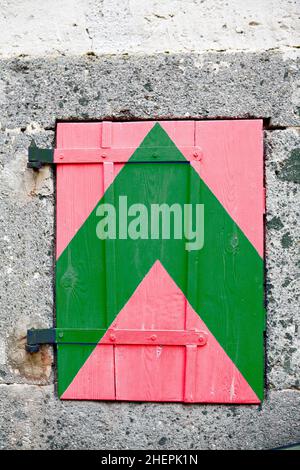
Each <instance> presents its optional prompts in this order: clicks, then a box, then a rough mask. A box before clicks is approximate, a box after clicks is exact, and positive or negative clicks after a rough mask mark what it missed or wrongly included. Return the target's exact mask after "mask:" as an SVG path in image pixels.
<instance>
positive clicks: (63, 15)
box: [0, 0, 300, 449]
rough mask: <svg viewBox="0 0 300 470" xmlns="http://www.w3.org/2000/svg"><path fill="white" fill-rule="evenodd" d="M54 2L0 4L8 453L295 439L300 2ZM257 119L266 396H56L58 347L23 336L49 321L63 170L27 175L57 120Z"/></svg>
mask: <svg viewBox="0 0 300 470" xmlns="http://www.w3.org/2000/svg"><path fill="white" fill-rule="evenodd" d="M46 3H47V2H45V4H44V2H38V1H34V0H26V1H24V2H18V1H3V8H1V9H2V11H1V13H0V15H1V16H2V19H0V26H1V21H2V22H3V21H5V25H8V27H7V28H6V31H5V32H4V30H3V29H4V28H3V27H1V28H0V43H1V46H0V61H1V68H0V109H1V113H0V122H1V125H0V209H1V210H0V226H1V231H0V260H1V270H0V297H1V310H0V448H24V449H30V448H33V449H39V448H41V449H46V448H50V449H56V448H94V449H105V448H107V449H111V448H114V449H126V448H131V449H132V448H135V449H137V448H138V449H150V448H161V449H180V448H186V449H208V448H210V449H238V448H243V449H245V448H258V449H260V448H270V447H275V446H279V445H284V444H288V443H291V442H295V441H297V440H298V441H299V440H300V429H299V421H300V381H299V379H300V375H299V363H300V353H299V346H300V345H299V330H300V328H299V323H300V321H299V316H300V315H299V298H297V295H298V293H299V264H300V263H299V251H298V250H299V178H300V175H299V174H300V169H299V165H300V163H299V160H300V133H299V126H300V100H299V96H300V92H299V90H300V73H299V62H300V60H299V55H300V54H299V52H298V50H299V49H297V47H296V46H297V38H296V28H297V24H296V20H297V19H298V17H299V13H297V12H296V7H297V2H294V1H287V0H284V1H282V2H280V6H277V3H278V2H275V1H273V0H267V1H266V0H265V1H258V0H256V1H254V2H246V1H245V2H237V1H232V2H223V1H220V0H218V1H214V2H212V1H210V0H207V1H205V0H202V1H189V0H186V1H182V2H177V1H174V2H173V1H170V0H167V1H161V2H154V1H148V2H141V1H140V2H138V1H127V2H124V1H123V2H119V1H115V2H113V1H112V0H104V1H94V2H89V1H85V2H78V1H75V0H68V1H64V2H59V1H58V0H55V1H53V2H52V4H53V9H52V7H51V12H49V18H48V16H47V15H48V8H49V6H47V9H46V7H45V5H46ZM226 3H230V4H231V3H232V5H231V6H232V8H231V9H230V11H228V8H226V5H225V4H226ZM249 3H250V6H249V5H248V4H249ZM55 4H57V9H55V8H54V6H55ZM61 4H63V5H64V8H63V9H60V8H59V6H60V5H61ZM246 4H247V5H246ZM21 5H22V6H21ZM47 5H48V3H47ZM74 5H75V7H76V8H75V7H74ZM239 5H243V6H242V7H239ZM35 7H36V8H35ZM298 7H299V4H298ZM298 9H299V8H298ZM121 10H122V12H123V13H122V15H121V13H120V11H121ZM270 11H271V12H272V15H271V17H270ZM195 15H198V16H195ZM297 15H298V16H297ZM46 16H47V18H46ZM212 16H214V17H215V23H214V24H213V25H212V28H208V27H207V22H208V21H210V19H211V18H212ZM182 18H184V20H182ZM47 19H48V20H49V21H48V22H49V25H48V23H46V20H47ZM189 19H191V20H192V21H191V26H190V28H188V24H189ZM196 19H197V20H198V21H199V23H197V21H196ZM18 22H19V23H18ZM30 22H31V23H30ZM72 22H73V23H74V24H76V26H74V24H73V23H72ZM256 23H257V24H256ZM18 24H19V26H18ZM30 25H31V26H30ZM72 25H73V26H72ZM122 25H125V26H124V27H123V26H122ZM224 25H227V26H226V27H225V26H224ZM46 26H47V27H46ZM102 26H103V28H102ZM104 26H105V27H104ZM76 28H78V30H76ZM118 28H119V29H118ZM126 28H127V29H126ZM121 29H122V34H123V36H124V38H125V39H126V38H127V42H126V40H125V39H124V40H123V39H122V34H121V32H120V31H121ZM237 29H240V30H241V31H242V32H241V31H240V32H239V31H237ZM75 30H76V31H77V32H76V33H75ZM254 31H255V32H254ZM109 33H111V34H109ZM201 35H203V38H201ZM151 37H153V38H154V41H153V42H152V41H151ZM298 42H299V41H298ZM162 46H163V48H162ZM185 46H186V47H185ZM194 46H195V47H194ZM250 46H253V47H250ZM251 49H253V50H251ZM194 50H195V51H194ZM166 51H168V53H166ZM256 117H257V118H263V119H264V123H265V134H264V136H265V178H266V188H267V215H266V304H267V334H266V393H265V401H264V402H263V404H262V405H261V406H252V405H251V406H249V405H248V406H233V405H231V406H226V405H182V404H149V403H148V404H145V403H105V402H60V401H59V400H58V397H57V394H56V390H55V380H56V375H55V368H54V365H53V354H52V350H51V348H49V347H47V346H44V347H43V348H42V349H41V352H40V353H38V354H35V355H29V354H28V353H26V352H25V348H24V345H25V340H26V338H25V336H26V329H27V328H28V327H50V326H52V325H53V315H54V299H53V291H54V224H55V219H54V200H55V198H54V186H55V174H54V170H53V169H51V168H50V167H47V166H46V167H43V169H42V170H40V171H39V172H35V171H33V170H31V169H27V168H26V161H27V148H28V146H29V144H30V142H31V141H32V139H33V140H34V141H35V142H36V144H37V145H39V146H41V147H51V146H53V145H54V137H55V124H56V122H57V120H74V119H76V120H102V119H111V120H139V119H177V118H183V119H184V118H186V119H214V118H256ZM297 222H298V226H297ZM297 243H298V245H297Z"/></svg>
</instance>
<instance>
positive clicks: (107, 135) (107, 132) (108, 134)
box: [101, 121, 112, 148]
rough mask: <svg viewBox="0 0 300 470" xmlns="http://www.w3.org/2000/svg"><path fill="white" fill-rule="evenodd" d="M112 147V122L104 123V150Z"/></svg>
mask: <svg viewBox="0 0 300 470" xmlns="http://www.w3.org/2000/svg"><path fill="white" fill-rule="evenodd" d="M111 146H112V122H110V121H104V122H103V123H102V142H101V147H102V148H111Z"/></svg>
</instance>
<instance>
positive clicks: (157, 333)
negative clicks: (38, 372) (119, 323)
mask: <svg viewBox="0 0 300 470" xmlns="http://www.w3.org/2000/svg"><path fill="white" fill-rule="evenodd" d="M101 338H102V339H101ZM100 339H101V344H119V345H130V344H131V345H144V346H145V345H166V346H195V347H197V346H205V344H206V343H207V333H206V332H205V331H200V330H154V329H152V330H134V329H129V330H126V329H118V328H114V327H110V328H108V329H103V328H102V329H100V328H99V329H88V328H84V329H77V328H49V329H43V330H34V329H31V330H28V331H27V344H26V350H27V351H28V352H31V353H34V352H38V351H39V347H40V345H41V344H82V345H84V344H85V345H86V344H89V345H95V346H96V345H97V344H98V343H99V341H100Z"/></svg>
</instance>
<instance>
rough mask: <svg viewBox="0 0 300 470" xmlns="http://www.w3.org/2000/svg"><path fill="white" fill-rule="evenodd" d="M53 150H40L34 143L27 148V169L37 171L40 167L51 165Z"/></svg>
mask: <svg viewBox="0 0 300 470" xmlns="http://www.w3.org/2000/svg"><path fill="white" fill-rule="evenodd" d="M53 159H54V149H40V148H38V147H37V146H36V145H35V143H34V141H32V143H31V145H30V147H28V162H27V167H28V168H33V169H35V170H39V169H40V168H41V167H42V165H50V164H51V163H53Z"/></svg>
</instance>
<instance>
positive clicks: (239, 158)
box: [192, 119, 264, 256]
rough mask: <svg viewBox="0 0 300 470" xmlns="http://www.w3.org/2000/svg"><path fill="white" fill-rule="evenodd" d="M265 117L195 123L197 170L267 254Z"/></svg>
mask: <svg viewBox="0 0 300 470" xmlns="http://www.w3.org/2000/svg"><path fill="white" fill-rule="evenodd" d="M262 124H263V123H262V120H261V119H255V120H237V121H203V122H196V123H195V126H196V128H195V144H196V145H197V146H199V147H201V148H202V151H203V156H202V160H201V161H200V162H199V163H198V162H197V163H192V165H193V166H194V168H195V170H196V171H197V172H198V174H199V175H200V176H201V178H202V179H203V181H204V182H205V183H206V185H207V186H208V187H209V188H210V190H211V191H212V192H213V194H214V195H215V196H216V198H217V199H218V200H219V201H220V203H221V204H222V205H223V207H224V208H225V209H226V210H227V212H228V213H229V215H230V216H231V217H232V218H233V220H234V221H235V222H236V223H237V225H238V226H239V227H240V229H241V230H242V231H243V232H244V234H245V235H246V237H247V238H248V239H249V241H250V242H251V243H252V244H253V246H254V247H255V248H256V250H257V252H258V253H259V255H260V256H263V250H264V243H263V213H264V189H263V136H262Z"/></svg>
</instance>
